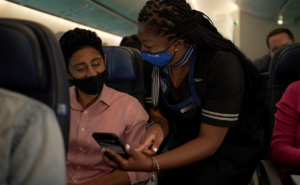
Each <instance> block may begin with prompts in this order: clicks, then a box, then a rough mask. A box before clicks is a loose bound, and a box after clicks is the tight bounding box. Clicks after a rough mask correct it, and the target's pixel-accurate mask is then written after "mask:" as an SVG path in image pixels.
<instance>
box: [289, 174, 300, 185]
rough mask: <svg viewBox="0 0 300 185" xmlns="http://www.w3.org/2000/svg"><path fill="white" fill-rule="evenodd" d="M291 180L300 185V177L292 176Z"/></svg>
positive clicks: (295, 184)
mask: <svg viewBox="0 0 300 185" xmlns="http://www.w3.org/2000/svg"><path fill="white" fill-rule="evenodd" d="M291 180H292V182H293V184H294V185H300V175H291Z"/></svg>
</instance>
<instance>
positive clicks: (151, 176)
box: [149, 157, 155, 182]
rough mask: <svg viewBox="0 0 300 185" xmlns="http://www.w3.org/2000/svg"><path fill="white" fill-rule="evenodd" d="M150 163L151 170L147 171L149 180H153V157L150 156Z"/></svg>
mask: <svg viewBox="0 0 300 185" xmlns="http://www.w3.org/2000/svg"><path fill="white" fill-rule="evenodd" d="M151 163H152V167H151V171H150V172H149V181H151V182H154V181H155V175H154V173H152V170H153V159H152V157H151Z"/></svg>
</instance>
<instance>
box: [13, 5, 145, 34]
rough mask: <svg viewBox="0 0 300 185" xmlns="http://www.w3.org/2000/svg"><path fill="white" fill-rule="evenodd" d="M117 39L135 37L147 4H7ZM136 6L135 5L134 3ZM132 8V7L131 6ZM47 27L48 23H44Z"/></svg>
mask: <svg viewBox="0 0 300 185" xmlns="http://www.w3.org/2000/svg"><path fill="white" fill-rule="evenodd" d="M7 1H10V2H14V3H17V4H20V5H23V6H26V7H29V8H33V9H36V10H39V11H42V12H45V13H49V14H51V15H55V16H58V17H61V18H64V19H67V20H70V21H74V22H77V23H80V24H83V25H87V26H90V27H93V28H95V29H99V30H102V31H106V32H109V33H112V34H115V35H119V36H127V35H131V34H136V33H137V18H138V12H139V11H140V9H141V8H142V7H143V5H144V4H145V2H146V0H139V1H136V0H126V1H123V0H122V1H120V0H109V1H107V0H51V1H50V0H7ZM137 2H138V3H137ZM132 4H134V5H135V6H132ZM45 25H47V23H45Z"/></svg>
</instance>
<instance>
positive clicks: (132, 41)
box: [120, 34, 142, 49]
mask: <svg viewBox="0 0 300 185" xmlns="http://www.w3.org/2000/svg"><path fill="white" fill-rule="evenodd" d="M141 45H142V43H141V42H140V40H139V37H138V35H136V34H134V35H131V36H125V37H123V39H122V40H121V42H120V46H128V47H132V48H136V49H141Z"/></svg>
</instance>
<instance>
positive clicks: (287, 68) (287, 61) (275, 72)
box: [268, 43, 300, 132]
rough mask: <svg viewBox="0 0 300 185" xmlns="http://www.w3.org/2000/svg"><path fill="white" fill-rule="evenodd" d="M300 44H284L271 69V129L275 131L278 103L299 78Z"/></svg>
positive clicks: (273, 60)
mask: <svg viewBox="0 0 300 185" xmlns="http://www.w3.org/2000/svg"><path fill="white" fill-rule="evenodd" d="M299 70H300V44H298V43H297V44H292V45H287V46H284V47H282V48H280V49H278V50H277V51H276V53H275V54H274V56H273V58H272V61H271V64H270V71H269V81H268V96H269V103H268V109H269V117H270V119H269V120H270V131H271V132H273V127H274V121H275V117H274V114H275V113H276V110H277V108H276V103H277V102H278V101H279V100H280V99H281V97H282V95H283V93H284V91H285V89H286V88H287V87H288V86H289V85H290V84H291V83H293V82H295V81H297V80H299Z"/></svg>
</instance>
